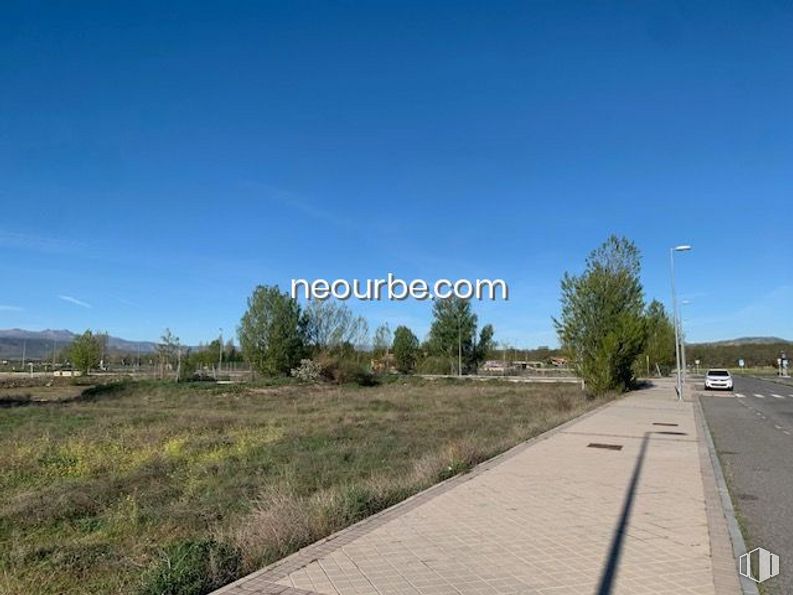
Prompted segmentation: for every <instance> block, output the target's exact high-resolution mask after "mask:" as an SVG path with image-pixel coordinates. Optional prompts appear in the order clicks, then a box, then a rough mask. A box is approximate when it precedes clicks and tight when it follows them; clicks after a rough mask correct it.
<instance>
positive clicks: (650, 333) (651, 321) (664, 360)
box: [638, 300, 675, 374]
mask: <svg viewBox="0 0 793 595" xmlns="http://www.w3.org/2000/svg"><path fill="white" fill-rule="evenodd" d="M644 318H645V321H646V322H645V324H646V330H647V343H646V345H645V347H644V353H643V354H642V356H643V357H640V360H641V361H640V362H638V364H639V369H645V370H646V367H645V366H646V365H647V363H648V362H649V365H650V366H652V368H655V366H656V365H657V366H658V368H660V369H661V372H662V373H664V374H666V373H668V372H669V371H670V370H671V369H672V367H673V366H674V364H675V327H674V325H673V324H672V320H671V319H670V318H669V316H668V315H667V313H666V309H665V308H664V305H663V304H662V303H661V302H659V301H658V300H653V301H652V302H650V305H649V306H647V311H646V312H645V315H644Z"/></svg>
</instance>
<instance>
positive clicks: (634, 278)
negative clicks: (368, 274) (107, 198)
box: [69, 236, 768, 393]
mask: <svg viewBox="0 0 793 595" xmlns="http://www.w3.org/2000/svg"><path fill="white" fill-rule="evenodd" d="M640 271H641V263H640V254H639V250H638V248H637V247H636V246H635V244H633V243H632V242H631V241H629V240H628V239H626V238H620V237H616V236H612V237H610V238H609V239H608V240H607V241H606V242H605V243H604V244H603V245H601V246H600V247H599V248H597V249H596V250H594V251H593V252H592V253H591V254H590V255H589V257H588V258H587V260H586V265H585V269H584V271H583V273H581V274H580V275H571V274H569V273H566V274H565V275H564V277H563V279H562V283H561V289H562V298H561V302H562V310H561V315H560V317H559V318H558V319H554V321H553V322H554V325H555V327H556V330H557V333H558V335H559V340H560V343H561V348H562V352H563V353H564V354H565V355H566V356H567V357H568V358H569V360H570V362H571V364H572V365H573V366H574V368H575V369H576V371H577V372H578V374H579V375H580V376H581V377H582V378H583V380H584V382H585V384H586V385H587V387H588V389H589V390H590V391H591V392H593V393H602V392H606V391H611V390H618V391H623V390H627V389H628V388H629V387H630V386H631V384H632V383H633V382H634V379H635V378H636V377H637V375H639V374H641V373H647V372H652V371H654V370H657V371H660V372H662V373H664V372H668V371H669V370H670V368H671V367H672V366H673V365H674V358H675V356H674V353H675V348H674V326H673V324H672V321H671V319H670V317H669V315H668V314H667V313H666V311H665V309H664V307H663V305H662V304H661V303H660V302H658V301H656V300H653V301H652V302H650V303H649V304H645V301H644V292H643V288H642V284H641V281H640ZM432 314H433V320H432V325H431V327H430V332H429V335H428V338H427V340H426V341H425V342H424V343H423V344H422V343H421V342H420V341H419V339H418V338H417V337H416V335H415V334H414V333H413V331H412V330H411V329H409V328H408V327H406V326H399V327H397V329H396V331H395V332H394V333H393V335H392V333H391V330H390V328H389V327H388V326H387V325H381V326H380V327H378V328H377V329H376V331H375V333H374V345H373V347H374V353H373V355H374V357H375V358H382V357H383V356H385V359H386V363H387V366H388V362H389V360H390V359H391V358H393V362H394V364H395V367H396V368H397V369H398V370H399V371H401V372H404V373H410V372H413V371H415V370H416V369H419V370H421V371H423V372H435V373H452V374H470V373H476V371H477V369H478V367H479V365H480V364H481V363H482V362H483V361H484V360H485V358H486V357H487V355H488V354H489V353H490V352H491V351H492V350H493V349H494V342H493V334H494V333H493V327H492V326H491V325H489V324H487V325H485V326H483V327H482V328H481V329H479V326H478V325H479V322H478V318H477V315H476V314H475V313H474V312H473V311H472V308H471V303H470V302H469V301H468V300H463V299H458V298H450V299H446V300H436V301H434V302H433V311H432ZM368 332H369V329H368V325H367V323H366V320H365V319H364V318H363V317H361V316H357V315H355V314H354V313H353V312H352V311H351V310H350V309H349V308H348V307H347V306H346V305H345V304H344V303H343V302H339V301H334V300H324V301H317V300H315V301H311V302H309V303H308V304H307V305H306V306H302V305H301V304H300V303H299V302H298V301H297V300H295V299H294V298H292V297H291V296H290V295H289V294H288V293H286V292H282V291H281V290H280V289H279V288H278V286H277V285H275V286H271V285H260V286H258V287H256V288H255V289H254V291H253V293H252V294H251V296H250V297H249V298H248V302H247V309H246V311H245V313H244V315H243V316H242V319H241V321H240V325H239V328H238V335H239V341H240V347H241V353H238V352H237V351H236V349H235V348H234V347H233V345H225V346H223V345H221V344H220V340H219V339H218V340H216V341H214V342H212V343H210V344H209V345H207V346H205V347H204V348H200V349H197V350H190V349H186V348H184V347H183V346H182V345H181V344H180V342H179V339H178V337H175V336H174V335H173V334H172V333H171V332H170V330H166V332H165V334H164V335H163V337H162V341H161V343H160V344H159V347H158V352H157V361H158V363H159V365H160V369H161V373H162V374H163V375H165V372H166V370H167V371H168V372H171V371H173V370H176V372H175V374H176V377H177V378H179V377H189V376H191V375H192V374H193V373H194V372H195V371H196V370H201V369H205V368H207V367H213V366H214V365H215V363H216V362H219V361H222V360H223V358H224V357H225V358H226V361H230V360H232V359H237V358H239V357H244V359H245V360H246V361H247V362H248V363H249V364H250V365H251V366H252V368H253V369H255V370H256V371H258V372H259V373H261V374H264V375H267V376H276V375H287V374H289V373H290V372H291V371H292V370H294V369H296V368H298V366H300V365H301V361H304V360H306V359H307V358H313V359H317V360H323V359H324V361H325V365H328V366H330V367H332V366H336V367H344V366H348V365H349V364H351V363H352V364H353V365H356V366H361V365H363V363H364V358H368V357H371V356H372V354H371V353H368V352H364V351H363V350H362V349H361V347H362V344H363V343H364V342H365V341H366V339H367V337H368ZM103 337H104V335H98V334H93V333H91V331H86V332H85V333H84V334H83V335H81V336H80V337H78V338H77V339H76V340H75V341H74V343H73V344H72V346H71V347H70V352H69V353H70V359H71V361H72V362H73V363H74V365H75V366H77V367H78V368H79V369H83V370H85V371H88V370H90V369H91V368H93V367H96V366H97V365H98V364H99V360H100V358H101V354H102V353H103V350H104V344H103V343H102V341H103ZM540 351H541V350H538V353H537V355H540ZM546 352H547V354H550V353H551V352H552V350H548V349H547V348H546V350H545V351H543V354H546ZM547 354H546V355H547ZM697 354H698V351H697V350H696V349H693V350H692V352H691V355H693V356H695V357H696V356H697ZM702 359H703V360H704V359H706V358H705V356H704V354H703V356H702ZM766 359H768V358H766ZM328 362H330V363H328Z"/></svg>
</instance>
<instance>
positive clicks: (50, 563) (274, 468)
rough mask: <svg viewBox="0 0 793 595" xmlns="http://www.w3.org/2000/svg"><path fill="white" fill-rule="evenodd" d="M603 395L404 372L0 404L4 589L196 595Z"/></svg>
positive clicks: (136, 388)
mask: <svg viewBox="0 0 793 595" xmlns="http://www.w3.org/2000/svg"><path fill="white" fill-rule="evenodd" d="M601 402H602V401H598V400H591V399H587V398H586V397H585V396H584V395H583V394H582V393H581V392H580V390H579V388H578V387H577V386H575V385H561V384H558V385H557V384H542V385H532V384H508V383H500V382H491V383H476V384H471V383H458V382H454V381H420V380H416V379H406V380H402V381H398V382H393V383H388V384H383V385H380V386H376V387H369V388H362V387H356V386H349V387H347V386H343V387H335V386H329V385H322V386H300V385H287V386H280V387H266V386H259V387H254V386H250V387H243V386H218V385H214V384H208V383H207V384H200V383H196V384H180V385H175V384H164V383H156V382H137V383H134V382H127V383H118V384H111V385H106V386H101V387H97V388H94V389H90V390H89V391H88V392H87V393H86V394H85V395H84V396H83V397H82V398H80V399H79V400H76V401H71V402H63V403H57V402H56V403H47V404H29V405H23V406H16V407H4V408H0V448H2V457H0V593H2V594H3V595H5V594H12V593H13V594H15V595H16V594H18V593H53V594H54V593H152V594H153V593H202V592H206V591H208V590H211V589H212V588H213V587H216V586H219V585H221V584H225V583H226V582H229V581H230V580H232V579H234V578H236V577H238V576H241V575H242V574H244V573H247V572H250V571H252V570H255V569H256V568H258V567H260V566H262V565H264V564H266V563H269V562H272V561H274V560H276V559H278V558H281V557H283V556H284V555H287V554H289V553H291V552H293V551H295V550H296V549H298V548H300V547H302V546H304V545H306V544H308V543H311V542H313V541H315V540H317V539H319V538H320V537H323V536H325V535H327V534H329V533H331V532H333V531H336V530H338V529H340V528H342V527H345V526H347V525H349V524H352V523H354V522H356V521H357V520H359V519H361V518H363V517H365V516H367V515H369V514H372V513H374V512H376V511H378V510H381V509H383V508H385V507H387V506H389V505H391V504H393V503H395V502H398V501H400V500H402V499H404V498H405V497H407V496H409V495H411V494H413V493H415V492H416V491H418V490H421V489H423V488H425V487H427V486H429V485H431V484H433V483H436V482H438V481H440V480H442V479H444V478H446V477H449V476H451V475H454V474H456V473H460V472H463V471H465V470H467V469H469V468H470V467H471V466H472V465H474V464H476V463H478V462H480V461H482V460H484V459H486V458H489V457H491V456H493V455H495V454H496V453H498V452H501V451H503V450H505V449H507V448H509V447H510V446H512V445H514V444H516V443H518V442H520V441H523V440H525V439H527V438H529V437H531V436H534V435H536V434H539V433H541V432H543V431H545V430H547V429H549V428H551V427H553V426H555V425H558V424H559V423H561V422H564V421H565V420H567V419H569V418H571V417H574V416H576V415H578V414H580V413H582V412H584V411H586V410H588V409H591V408H593V407H595V406H597V405H598V404H600V403H601Z"/></svg>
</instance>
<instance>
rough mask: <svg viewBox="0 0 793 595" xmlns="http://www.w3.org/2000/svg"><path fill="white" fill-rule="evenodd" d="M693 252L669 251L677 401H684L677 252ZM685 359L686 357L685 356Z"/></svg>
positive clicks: (682, 247)
mask: <svg viewBox="0 0 793 595" xmlns="http://www.w3.org/2000/svg"><path fill="white" fill-rule="evenodd" d="M689 250H691V246H689V245H687V244H683V245H680V246H675V247H674V248H670V250H669V266H670V272H671V280H672V310H673V312H672V319H673V321H674V323H675V325H674V326H675V363H676V366H677V383H676V389H677V400H678V401H682V400H683V371H682V370H681V357H680V356H681V345H680V338H681V335H682V329H681V328H680V312H679V309H678V306H677V291H676V289H675V252H687V251H689ZM684 357H685V356H684Z"/></svg>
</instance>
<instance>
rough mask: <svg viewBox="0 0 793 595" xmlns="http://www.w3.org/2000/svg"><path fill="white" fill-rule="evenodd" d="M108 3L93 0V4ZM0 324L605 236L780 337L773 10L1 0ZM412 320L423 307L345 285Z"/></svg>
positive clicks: (507, 263)
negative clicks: (629, 244) (626, 241)
mask: <svg viewBox="0 0 793 595" xmlns="http://www.w3.org/2000/svg"><path fill="white" fill-rule="evenodd" d="M111 5H114V6H111ZM3 12H4V16H3V19H2V20H0V89H2V90H1V91H0V114H2V115H1V116H0V205H2V217H0V255H2V257H1V258H0V275H2V279H3V283H2V286H0V328H7V327H25V328H33V329H42V328H69V329H73V330H81V329H84V328H86V327H92V328H97V329H105V330H108V331H109V332H110V333H111V334H114V335H119V336H123V337H126V338H130V339H155V338H157V337H158V336H159V335H160V334H161V332H162V330H163V329H164V328H165V327H170V328H171V329H173V330H174V332H175V333H176V334H177V335H180V336H181V337H182V339H183V340H184V341H187V342H190V343H197V342H199V341H206V340H208V339H211V338H212V337H213V336H216V335H217V332H218V329H219V328H223V329H224V331H225V334H226V335H227V336H228V335H229V334H230V333H231V332H232V331H233V329H235V328H236V325H237V324H238V321H239V318H240V315H241V314H242V312H243V310H244V307H245V299H246V297H247V296H248V295H249V294H250V292H251V290H252V288H253V287H254V286H255V285H256V284H257V283H278V284H280V285H281V286H282V287H287V286H288V285H289V281H290V279H292V278H294V277H307V278H314V277H324V278H329V279H334V278H347V279H354V278H362V279H365V278H373V277H382V276H385V274H386V273H388V272H393V273H395V274H397V275H399V276H401V277H404V278H406V279H411V278H418V277H421V278H426V279H436V278H440V277H449V278H458V277H502V278H504V279H506V280H507V281H508V282H509V283H510V287H511V296H510V298H511V299H510V300H509V301H508V302H506V303H505V302H500V303H495V304H479V305H477V311H478V312H479V314H480V319H481V320H483V321H487V322H492V323H493V324H494V326H495V327H496V339H497V340H501V341H508V342H509V343H511V344H513V345H518V346H536V345H541V344H555V342H556V339H555V335H554V332H553V329H552V325H551V316H552V315H554V314H555V313H557V312H558V298H559V279H560V277H561V275H562V274H563V272H564V271H566V270H567V271H571V272H576V271H579V270H580V269H581V267H582V266H583V261H584V258H585V257H586V255H587V253H588V252H589V251H590V250H591V249H592V248H594V247H595V246H597V245H598V244H599V243H601V242H602V241H603V240H604V239H605V238H606V237H607V236H608V235H609V234H611V233H618V234H624V235H627V236H629V237H630V238H632V239H633V240H634V241H635V242H636V243H637V244H638V246H639V247H640V249H641V250H642V253H643V282H644V286H645V290H646V294H647V297H648V298H652V297H658V298H660V299H662V300H663V301H664V302H667V303H668V301H669V294H670V289H669V252H668V251H669V247H670V246H672V245H674V244H679V243H691V244H693V245H694V250H693V251H692V252H691V253H688V254H684V255H681V257H680V259H679V261H678V264H679V267H678V273H679V276H678V287H679V291H680V294H681V295H682V297H683V298H684V299H688V300H689V301H690V302H691V303H690V304H689V305H687V306H685V307H684V320H685V322H686V327H687V330H688V337H689V339H690V340H692V341H702V340H712V339H723V338H731V337H736V336H743V335H781V336H783V337H786V338H791V339H793V322H792V321H791V316H790V305H791V303H793V273H791V261H790V257H791V252H792V251H793V250H791V249H792V248H793V240H792V239H791V233H790V227H791V206H790V205H791V187H792V185H791V183H792V182H793V118H792V116H791V110H790V106H791V105H793V69H791V68H790V57H791V55H793V36H791V35H790V31H791V26H793V7H791V6H790V4H789V3H787V4H786V3H781V2H778V3H770V2H759V3H758V2H755V3H750V2H746V3H723V2H713V3H707V2H703V3H696V4H692V3H671V2H640V3H635V2H624V3H610V2H605V3H593V2H587V3H571V2H514V3H512V2H465V1H459V2H428V1H422V2H407V1H400V2H390V1H384V2H278V3H276V2H251V3H241V2H239V3H238V2H223V3H221V2H218V3H214V4H205V3H200V2H187V3H183V4H180V3H176V2H169V3H145V2H140V3H124V4H121V3H96V4H94V5H92V4H91V3H88V2H81V3H60V2H52V3H46V2H45V3H30V2H24V3H19V4H14V5H12V4H8V5H4V11H3ZM350 305H351V307H352V308H353V309H355V310H356V311H357V312H360V313H362V314H364V315H365V316H367V318H368V319H369V321H370V324H371V326H372V327H374V326H376V325H377V324H378V323H380V322H382V321H388V322H389V323H390V324H391V325H392V327H393V326H396V325H397V324H400V323H404V324H408V325H409V326H411V327H413V329H414V330H415V331H416V332H417V334H419V335H420V336H421V335H423V334H424V333H425V332H426V330H427V329H428V326H429V320H430V309H431V308H430V304H429V303H426V302H423V303H420V302H414V303H378V304H372V303H353V302H351V303H350Z"/></svg>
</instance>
